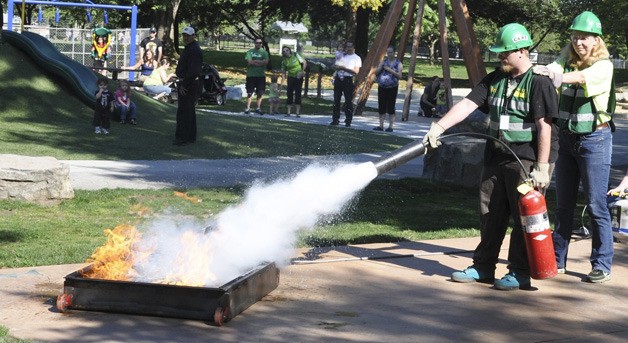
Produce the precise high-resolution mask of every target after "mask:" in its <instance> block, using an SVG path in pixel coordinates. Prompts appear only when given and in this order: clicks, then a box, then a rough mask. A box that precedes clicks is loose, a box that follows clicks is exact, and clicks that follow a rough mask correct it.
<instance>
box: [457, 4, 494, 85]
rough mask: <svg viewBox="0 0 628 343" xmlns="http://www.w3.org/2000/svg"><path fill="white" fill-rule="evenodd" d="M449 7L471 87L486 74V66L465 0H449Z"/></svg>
mask: <svg viewBox="0 0 628 343" xmlns="http://www.w3.org/2000/svg"><path fill="white" fill-rule="evenodd" d="M451 8H452V12H453V18H454V23H455V24H456V30H457V32H458V37H460V45H461V46H462V57H463V58H464V64H465V66H466V67H467V74H468V75H469V82H470V83H471V87H473V86H475V85H477V84H478V83H479V82H480V81H481V80H482V78H483V77H484V76H486V67H484V61H483V60H482V55H481V54H480V46H479V45H478V40H477V38H476V36H475V32H474V31H473V23H472V22H471V17H470V16H469V10H468V9H467V4H466V2H465V1H464V0H451Z"/></svg>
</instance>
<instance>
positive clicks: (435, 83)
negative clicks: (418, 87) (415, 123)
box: [419, 76, 441, 118]
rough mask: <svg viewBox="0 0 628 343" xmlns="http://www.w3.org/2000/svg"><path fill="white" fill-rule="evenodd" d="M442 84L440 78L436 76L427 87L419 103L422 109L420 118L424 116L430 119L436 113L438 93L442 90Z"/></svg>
mask: <svg viewBox="0 0 628 343" xmlns="http://www.w3.org/2000/svg"><path fill="white" fill-rule="evenodd" d="M440 84H441V81H440V79H439V78H438V76H434V77H433V78H432V82H430V83H429V84H428V85H427V86H425V89H424V90H423V95H421V100H420V102H419V106H420V107H421V112H420V113H419V116H421V115H422V116H424V117H428V118H430V117H432V116H433V115H434V114H435V113H436V93H438V90H439V89H440Z"/></svg>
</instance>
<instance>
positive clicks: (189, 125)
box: [172, 26, 203, 146]
mask: <svg viewBox="0 0 628 343" xmlns="http://www.w3.org/2000/svg"><path fill="white" fill-rule="evenodd" d="M182 34H183V42H184V43H185V49H184V50H183V52H182V53H181V57H180V58H179V63H178V64H177V69H176V71H175V74H176V75H177V77H178V78H179V83H178V88H177V92H178V94H179V95H178V99H179V100H178V102H177V105H178V106H177V128H176V131H175V134H174V142H172V144H174V145H177V146H183V145H186V144H191V143H195V142H196V108H195V106H196V100H197V99H198V93H199V87H200V76H199V75H200V74H201V67H202V64H203V52H202V51H201V47H200V46H199V45H198V42H196V33H195V31H194V28H193V27H191V26H187V27H186V28H184V29H183V31H182Z"/></svg>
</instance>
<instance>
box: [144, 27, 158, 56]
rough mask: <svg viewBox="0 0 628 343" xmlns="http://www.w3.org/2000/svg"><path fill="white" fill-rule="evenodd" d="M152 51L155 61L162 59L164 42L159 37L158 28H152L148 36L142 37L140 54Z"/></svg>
mask: <svg viewBox="0 0 628 343" xmlns="http://www.w3.org/2000/svg"><path fill="white" fill-rule="evenodd" d="M149 50H150V51H152V52H153V57H154V58H155V61H161V58H162V57H163V43H162V42H161V40H160V39H159V38H157V29H155V28H154V27H151V28H150V31H149V33H148V37H146V38H144V39H142V41H141V42H140V56H144V54H145V53H146V51H149Z"/></svg>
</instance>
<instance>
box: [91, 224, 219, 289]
mask: <svg viewBox="0 0 628 343" xmlns="http://www.w3.org/2000/svg"><path fill="white" fill-rule="evenodd" d="M104 233H105V234H106V235H107V242H106V243H105V244H104V245H102V246H101V247H98V248H96V250H94V253H93V254H92V256H91V257H90V258H89V259H88V260H87V263H91V266H90V268H88V269H86V270H84V271H82V272H81V275H82V276H83V277H85V278H90V279H103V280H117V281H132V280H133V279H134V278H135V277H137V274H138V273H137V271H136V270H135V269H134V268H133V266H134V263H135V264H138V265H139V264H143V263H148V262H147V261H149V260H150V255H151V254H152V253H153V252H154V251H151V250H150V249H153V248H150V249H145V250H140V249H137V243H139V242H140V239H141V238H142V234H141V233H140V232H139V231H138V230H137V229H136V228H135V226H133V225H124V224H121V225H118V226H116V227H115V228H114V229H113V230H110V229H107V230H104ZM199 235H201V236H202V233H200V232H194V231H191V230H188V231H185V232H183V233H181V235H180V236H179V237H173V241H172V243H173V244H177V243H178V244H179V245H180V246H181V247H183V248H182V249H179V253H178V254H177V256H173V257H172V258H173V259H174V260H175V261H176V265H177V266H179V268H178V269H177V270H174V271H172V272H171V273H170V274H168V275H167V276H166V277H165V278H164V279H162V280H154V281H149V282H154V283H164V284H171V285H186V286H199V287H200V286H203V285H207V284H209V283H212V282H214V281H215V280H216V278H215V276H214V274H213V273H212V272H211V271H210V265H211V262H212V257H211V256H209V255H210V254H208V251H209V250H210V245H209V242H208V240H206V239H201V238H202V237H199ZM177 238H178V242H177V241H176V240H177Z"/></svg>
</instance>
